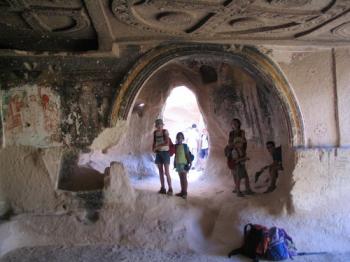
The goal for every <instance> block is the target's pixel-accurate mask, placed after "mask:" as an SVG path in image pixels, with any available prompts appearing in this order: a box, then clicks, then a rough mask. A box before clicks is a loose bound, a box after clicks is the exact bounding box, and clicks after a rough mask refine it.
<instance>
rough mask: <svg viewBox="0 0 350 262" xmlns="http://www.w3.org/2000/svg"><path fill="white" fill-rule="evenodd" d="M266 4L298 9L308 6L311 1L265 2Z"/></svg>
mask: <svg viewBox="0 0 350 262" xmlns="http://www.w3.org/2000/svg"><path fill="white" fill-rule="evenodd" d="M266 2H268V3H269V4H271V5H276V6H282V7H300V6H304V5H307V4H310V3H311V2H312V0H266Z"/></svg>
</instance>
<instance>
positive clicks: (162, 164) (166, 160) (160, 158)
mask: <svg viewBox="0 0 350 262" xmlns="http://www.w3.org/2000/svg"><path fill="white" fill-rule="evenodd" d="M155 127H156V130H155V131H154V132H153V145H152V150H153V152H155V153H156V160H155V163H156V164H157V166H158V170H159V178H160V185H161V187H160V190H159V191H158V193H159V194H168V195H172V194H173V188H172V186H171V177H170V172H169V164H170V154H169V132H168V130H166V129H163V127H164V123H163V120H162V119H157V120H156V121H155ZM164 175H165V176H166V178H167V183H168V191H166V189H165V181H164Z"/></svg>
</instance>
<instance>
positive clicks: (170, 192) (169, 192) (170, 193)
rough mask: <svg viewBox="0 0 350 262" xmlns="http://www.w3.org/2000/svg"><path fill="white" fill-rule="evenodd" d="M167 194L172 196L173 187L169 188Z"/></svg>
mask: <svg viewBox="0 0 350 262" xmlns="http://www.w3.org/2000/svg"><path fill="white" fill-rule="evenodd" d="M167 195H168V196H172V195H173V189H172V188H169V190H168V192H167Z"/></svg>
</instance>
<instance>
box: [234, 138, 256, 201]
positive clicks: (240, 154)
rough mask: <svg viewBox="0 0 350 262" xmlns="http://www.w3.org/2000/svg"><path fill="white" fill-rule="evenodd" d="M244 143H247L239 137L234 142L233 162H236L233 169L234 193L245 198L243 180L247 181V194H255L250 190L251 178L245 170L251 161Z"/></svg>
mask: <svg viewBox="0 0 350 262" xmlns="http://www.w3.org/2000/svg"><path fill="white" fill-rule="evenodd" d="M244 143H245V141H244V139H242V138H241V137H237V138H235V139H234V141H233V145H234V148H233V150H232V160H233V161H234V167H233V169H232V175H233V180H234V183H235V189H234V190H233V193H236V194H237V196H238V197H243V196H244V194H243V193H242V191H241V189H240V187H241V179H244V180H245V188H246V191H245V194H247V195H249V194H254V192H253V191H252V190H251V188H250V184H249V177H248V174H247V170H246V168H245V161H247V160H249V158H248V157H247V156H246V153H245V148H244Z"/></svg>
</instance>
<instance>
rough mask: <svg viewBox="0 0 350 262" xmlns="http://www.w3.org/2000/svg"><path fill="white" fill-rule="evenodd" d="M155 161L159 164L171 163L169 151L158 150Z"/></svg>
mask: <svg viewBox="0 0 350 262" xmlns="http://www.w3.org/2000/svg"><path fill="white" fill-rule="evenodd" d="M155 163H156V164H157V165H158V164H165V165H169V164H170V154H169V151H157V153H156V161H155Z"/></svg>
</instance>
